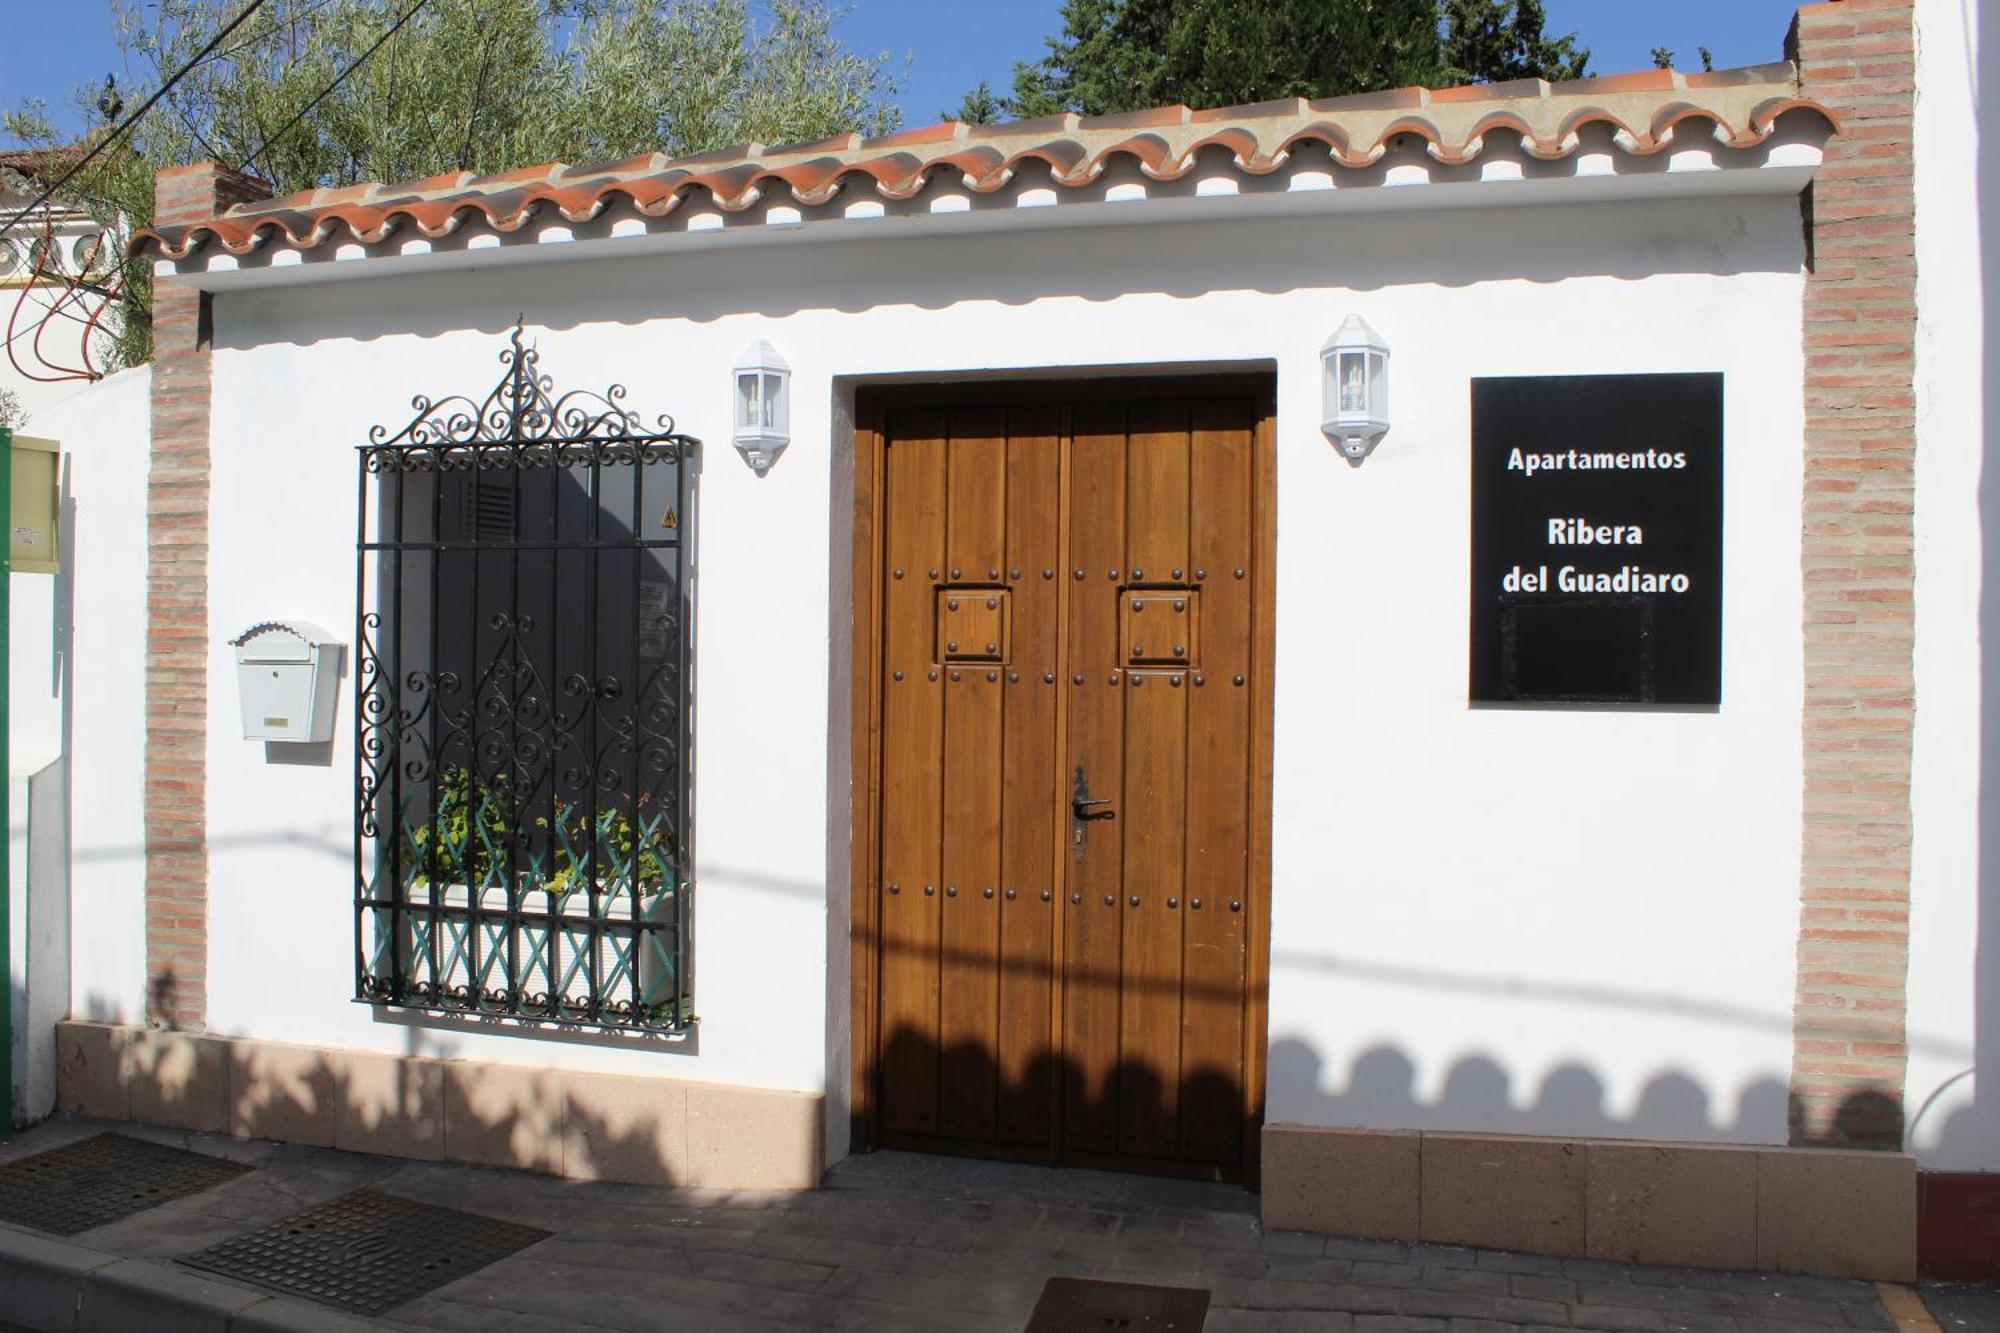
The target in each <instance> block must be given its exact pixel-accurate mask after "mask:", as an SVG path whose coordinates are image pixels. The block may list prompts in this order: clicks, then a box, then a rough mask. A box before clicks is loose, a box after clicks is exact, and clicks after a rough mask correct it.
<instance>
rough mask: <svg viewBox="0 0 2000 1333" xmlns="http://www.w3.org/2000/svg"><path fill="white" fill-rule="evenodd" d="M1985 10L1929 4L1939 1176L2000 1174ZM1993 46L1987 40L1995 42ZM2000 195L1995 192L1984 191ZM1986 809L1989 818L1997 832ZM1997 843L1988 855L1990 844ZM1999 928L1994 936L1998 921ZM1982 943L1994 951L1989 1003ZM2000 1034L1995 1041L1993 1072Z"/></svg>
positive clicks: (1913, 976)
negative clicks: (1988, 751)
mask: <svg viewBox="0 0 2000 1333" xmlns="http://www.w3.org/2000/svg"><path fill="white" fill-rule="evenodd" d="M1980 26H1981V25H1980V13H1979V6H1978V4H1976V3H1975V2H1974V0H1918V4H1917V37H1918V60H1917V90H1918V95H1917V121H1916V142H1917V151H1916V202H1917V299H1918V308H1919V312H1920V313H1919V319H1918V328H1917V366H1916V387H1917V510H1916V515H1917V538H1918V541H1917V600H1916V617H1917V619H1916V650H1915V665H1916V685H1917V713H1916V737H1915V750H1914V755H1913V762H1912V772H1911V784H1910V785H1911V794H1910V799H1911V807H1912V816H1913V821H1914V830H1913V834H1914V838H1913V845H1912V853H1911V905H1910V982H1909V1032H1910V1037H1909V1042H1910V1067H1909V1079H1908V1086H1907V1092H1906V1104H1907V1106H1908V1108H1909V1114H1910V1146H1911V1148H1912V1150H1913V1151H1915V1152H1916V1153H1917V1154H1918V1157H1919V1159H1920V1161H1921V1162H1922V1163H1923V1165H1925V1166H1926V1167H1931V1168H1935V1169H1940V1170H1989V1171H1991V1170H2000V1089H1992V1088H1987V1089H1984V1090H1983V1097H1982V1096H1981V1092H1982V1089H1981V1087H1980V1080H1979V1079H1978V1077H1977V1065H1978V1064H1979V1063H1981V1060H1980V1045H1981V1034H1980V1031H1979V1023H1980V1016H1979V1005H1980V1003H1981V1001H1982V998H1983V1001H1984V1003H1985V1004H1986V1005H1987V1006H1988V1010H1989V1013H1988V1015H1987V1018H1986V1021H1987V1023H1988V1024H1989V1025H1990V1024H1993V1023H1995V1022H1996V1021H2000V1018H1996V1016H1995V1015H1994V1014H1993V1012H1992V1010H1993V1008H1994V1006H1995V1005H1996V1003H2000V960H1996V959H1995V958H1994V957H1993V954H1992V949H1993V946H1992V944H1991V943H1990V941H1992V940H1993V939H1994V938H1995V936H1994V933H1993V932H1994V931H1995V929H1996V918H2000V889H1996V885H2000V868H1996V862H1995V860H1994V858H1995V856H1996V854H1997V853H1996V851H1995V848H1994V845H1993V843H1992V842H1991V840H1992V839H1993V838H1995V836H1996V832H2000V830H1996V828H1995V814H1994V813H1993V812H1994V811H1995V810H1996V808H2000V807H1996V805H1995V797H1994V795H1993V794H1992V792H1991V790H1988V791H1986V792H1982V786H1985V787H1988V788H1989V789H1990V788H1991V786H1992V784H1993V783H1994V782H1995V781H1996V775H1995V774H1994V772H1993V771H1992V770H1991V768H1990V766H1989V765H1990V764H1991V763H1992V762H1993V759H1992V757H1991V756H1989V755H1983V754H1982V742H1983V740H1984V736H1985V734H1986V727H1987V726H1989V725H1990V723H1982V721H1981V718H1982V714H1983V713H1987V712H1989V709H1990V701H1991V695H1992V691H1993V690H1994V688H1995V684H1994V677H1993V672H1994V670H1995V668H1994V665H1993V663H1992V661H1991V659H1990V658H1988V657H1986V656H1985V654H1984V651H1983V647H1982V638H1983V636H1984V635H1985V634H1986V633H1987V632H1988V631H1989V630H1990V629H1991V628H1992V627H1995V626H1996V625H2000V612H1996V611H1995V610H1994V609H1993V608H1992V607H1991V606H1989V605H1987V602H1989V601H1990V599H1991V598H1992V597H1993V596H1994V593H1993V590H1992V587H1991V586H1990V585H1989V584H1988V583H1987V582H1986V576H1987V571H1989V570H1991V569H1992V568H1994V559H1995V556H1994V549H1993V537H1992V536H1991V535H1990V533H1989V532H1988V531H1987V530H1986V522H1987V521H1988V517H1989V516H1990V514H1991V512H1992V509H1993V506H1994V503H1995V499H1994V490H1993V487H1994V485H1995V483H1994V481H1993V479H1992V476H1991V474H1989V472H1988V471H1987V469H1988V467H1989V462H1988V458H1989V454H1990V451H1991V448H1992V445H1991V443H1990V440H1991V436H1990V431H1991V427H1992V423H1991V421H1990V420H1989V418H1988V416H1987V413H1986V408H1985V403H1984V397H1985V395H1986V394H1987V393H1988V392H1990V391H1991V387H1992V385H1993V383H1994V380H1995V377H1996V372H1995V371H1994V370H1993V369H1992V367H1991V365H1990V362H1989V358H1990V357H1992V356H1993V352H1992V351H1991V350H1990V349H1989V348H1988V346H1987V344H1986V342H1985V336H1984V331H1983V329H1984V323H1985V310H1984V308H1983V307H1984V306H1985V305H1987V304H1990V300H1991V298H1990V297H1989V296H1988V295H1987V294H1986V290H1987V284H1990V283H1991V282H1992V281H1993V273H1992V271H1991V270H1990V269H1989V268H1987V267H1986V265H1988V264H1991V263H1994V262H2000V261H1996V260H1993V259H1991V258H1990V257H1987V256H1985V255H1983V254H1982V250H1983V249H1987V250H1991V252H1992V253H1993V254H2000V210H1996V209H1995V208H1994V207H1993V205H1992V204H1991V203H1988V204H1987V206H1986V207H1985V209H1984V210H1983V211H1982V195H1983V194H1990V193H1991V192H1992V191H1993V190H1995V188H1996V185H1995V183H1994V181H1993V180H1992V179H1991V166H1990V163H1986V164H1982V162H1981V161H1980V157H1981V155H1980V153H1979V134H1980V130H1981V129H1986V130H1989V131H1991V132H1995V133H2000V112H1996V110H1995V109H1994V107H1993V106H1992V105H1990V104H1989V103H1988V102H1986V101H1985V100H1983V99H1982V98H1981V95H1980V92H1981V89H1980V84H1981V80H1980V69H1979V56H1980V48H1981V36H1980ZM1992 36H1993V34H1991V33H1988V34H1987V35H1986V39H1987V41H1988V43H1989V44H1990V43H1991V40H1992ZM1982 173H1983V174H1985V175H1986V176H1987V177H1988V179H1986V180H1985V181H1984V182H1983V188H1982V181H1981V179H1980V178H1981V175H1982ZM1982 810H1983V811H1985V812H1986V814H1985V818H1984V821H1983V823H1984V826H1982ZM1983 840H1984V845H1982V843H1983ZM1982 912H1983V914H1984V916H1985V918H1986V919H1985V920H1984V921H1982V919H1981V918H1982ZM1982 937H1983V938H1984V939H1985V940H1986V941H1989V943H1988V944H1987V945H1986V946H1985V948H1986V954H1987V956H1986V958H1985V961H1984V963H1983V967H1984V969H1985V971H1986V980H1985V982H1984V984H1983V986H1982V984H1981V982H1980V969H1981V967H1982V963H1981V959H1980V955H1981V951H1982V949H1981V941H1982ZM1996 1035H2000V1034H1995V1033H1993V1032H1991V1031H1989V1032H1988V1033H1986V1034H1985V1037H1984V1042H1985V1046H1986V1049H1987V1058H1988V1059H1989V1060H1990V1059H1991V1058H1992V1045H1993V1043H1994V1042H1995V1040H1996Z"/></svg>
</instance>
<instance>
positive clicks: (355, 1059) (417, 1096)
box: [56, 1021, 825, 1189]
mask: <svg viewBox="0 0 2000 1333" xmlns="http://www.w3.org/2000/svg"><path fill="white" fill-rule="evenodd" d="M56 1066H57V1072H56V1108H57V1109H58V1110H60V1111H65V1112H70V1113H73V1114H76V1115H87V1116H96V1117H100V1118H102V1119H106V1120H136V1121H140V1122H143V1123H146V1124H152V1125H164V1126H167V1127H169V1128H173V1129H187V1130H201V1131H206V1132H209V1133H221V1134H231V1135H234V1136H236V1137H238V1138H258V1139H277V1140H280V1141H282V1142H286V1143H306V1144H314V1145H317V1146H320V1147H326V1148H339V1149H345V1150H350V1151H354V1152H367V1153H378V1154H381V1155H383V1156H387V1157H412V1158H418V1159H422V1160H427V1161H445V1162H464V1163H470V1164H475V1165H483V1166H506V1167H515V1168H519V1169H521V1170H526V1171H540V1172H544V1173H546V1174H548V1175H558V1176H568V1177H570V1178H572V1179H577V1180H617V1181H626V1182H630V1183H633V1184H644V1185H685V1186H692V1187H696V1188H702V1189H813V1188H815V1187H817V1186H818V1184H819V1180H820V1175H821V1173H822V1172H823V1171H824V1169H825V1151H824V1146H823V1143H822V1136H821V1125H822V1123H823V1120H824V1114H823V1106H822V1100H823V1099H822V1098H821V1097H820V1095H819V1094H817V1093H801V1092H773V1091H770V1090H768V1089H763V1088H738V1087H730V1086H727V1085H723V1084H715V1083H694V1082H689V1081H687V1080H684V1079H665V1078H633V1077H629V1076H622V1075H617V1074H586V1073H572V1072H570V1071H567V1070H554V1069H536V1068H530V1067H527V1066H522V1065H503V1064H492V1063H485V1062H481V1061H474V1060H435V1059H426V1058H424V1057H420V1056H402V1055H390V1054H380V1053H376V1052H372V1051H353V1050H345V1049H338V1048H330V1047H315V1046H293V1045H288V1044H285V1043H283V1042H273V1041H260V1040H256V1039H253V1038H243V1037H222V1036H216V1035H214V1034H210V1033H194V1032H172V1031H164V1030H161V1029H157V1028H145V1027H132V1026H125V1025H120V1024H111V1023H86V1022H77V1021H66V1022H62V1023H58V1024H57V1025H56Z"/></svg>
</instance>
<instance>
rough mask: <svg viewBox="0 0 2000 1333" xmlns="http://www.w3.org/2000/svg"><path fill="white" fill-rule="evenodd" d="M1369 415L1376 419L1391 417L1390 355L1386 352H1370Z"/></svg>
mask: <svg viewBox="0 0 2000 1333" xmlns="http://www.w3.org/2000/svg"><path fill="white" fill-rule="evenodd" d="M1368 416H1369V418H1370V419H1371V420H1374V421H1387V420H1388V419H1389V357H1388V354H1387V353H1385V352H1377V351H1370V352H1369V353H1368Z"/></svg>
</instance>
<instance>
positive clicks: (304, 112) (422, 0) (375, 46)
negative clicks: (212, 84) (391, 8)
mask: <svg viewBox="0 0 2000 1333" xmlns="http://www.w3.org/2000/svg"><path fill="white" fill-rule="evenodd" d="M429 3H430V0H417V2H416V3H415V4H413V5H411V6H410V7H409V8H408V9H406V10H404V11H403V17H401V18H399V19H397V20H396V21H395V23H393V24H391V25H390V27H389V30H388V31H387V32H385V33H383V34H382V35H381V36H380V37H377V38H376V39H375V40H374V42H373V43H371V44H370V45H369V47H368V49H367V50H366V51H363V52H362V53H361V54H360V55H358V56H356V57H354V60H353V62H352V63H351V64H349V65H348V67H347V68H346V69H344V70H342V71H340V73H338V74H336V75H334V76H333V82H332V83H329V84H328V85H326V87H324V88H322V89H320V91H319V94H318V95H317V96H316V97H314V98H313V99H312V100H311V101H310V102H307V103H306V104H305V105H304V106H302V107H300V108H299V112H298V114H297V115H295V116H293V117H292V118H291V119H290V120H288V121H286V122H285V124H284V127H283V128H282V129H280V130H279V131H278V132H277V133H276V134H272V135H268V136H266V138H265V139H264V142H262V143H260V144H258V145H257V146H256V147H255V148H253V149H251V150H250V155H249V156H248V157H246V158H244V159H243V165H242V166H240V167H238V168H236V169H237V170H238V171H248V170H249V169H250V164H251V163H252V162H255V161H256V160H257V155H258V154H259V153H262V152H263V151H264V150H265V149H267V148H269V147H270V146H271V145H272V144H274V143H276V142H277V141H278V140H280V139H282V138H284V137H285V136H286V135H287V134H290V133H291V132H292V130H293V128H294V127H296V126H297V125H298V123H299V122H300V121H302V120H304V119H305V118H306V117H307V116H308V115H310V114H311V112H312V109H313V108H314V107H316V106H318V105H319V104H320V103H321V102H324V101H325V100H326V99H327V98H328V97H330V96H332V95H333V90H334V89H336V88H338V87H340V85H341V84H343V83H345V82H347V76H348V75H350V74H352V73H353V72H354V71H355V70H357V69H360V68H361V66H362V63H363V62H364V61H366V60H367V59H368V57H370V56H372V55H374V54H375V53H376V52H377V51H379V50H381V49H382V46H383V44H384V43H385V42H387V41H388V40H389V39H390V38H391V37H394V36H395V35H396V34H397V33H398V32H401V31H402V28H403V25H404V24H405V23H408V22H409V21H410V20H411V19H413V18H415V17H416V16H417V11H418V10H419V9H422V8H423V7H424V6H425V5H427V4H429Z"/></svg>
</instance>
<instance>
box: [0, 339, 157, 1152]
mask: <svg viewBox="0 0 2000 1333" xmlns="http://www.w3.org/2000/svg"><path fill="white" fill-rule="evenodd" d="M151 385H152V374H151V371H150V369H148V368H145V367H141V368H139V369H136V370H129V371H125V372H122V373H120V374H117V375H114V376H112V377H111V378H109V379H107V380H104V381H101V382H99V383H98V384H96V385H93V386H91V387H90V388H88V389H86V390H84V391H83V392H81V393H78V394H75V395H73V396H71V397H69V398H67V399H64V400H63V401H62V402H60V403H58V404H57V405H55V406H53V407H51V408H49V409H47V410H46V411H43V412H41V413H39V414H38V415H36V416H35V417H34V418H33V419H31V420H30V421H29V422H28V423H27V426H26V428H25V430H24V432H23V433H24V434H29V435H37V436H43V437H46V438H50V439H54V440H56V441H58V442H59V443H60V444H61V445H62V450H63V460H64V462H63V473H62V477H63V485H62V506H63V513H62V570H61V572H60V573H59V574H56V575H54V576H49V575H15V576H14V583H13V589H14V594H15V597H16V599H17V600H16V601H15V605H14V608H13V611H14V614H13V616H12V619H11V623H10V625H9V645H8V646H9V653H10V670H11V673H12V674H11V680H10V685H11V698H10V707H11V708H12V709H14V716H15V719H16V723H17V725H16V729H15V732H14V734H13V736H12V738H11V739H12V742H13V748H14V757H15V759H16V761H17V763H22V764H29V765H34V766H36V767H39V768H40V773H39V775H38V776H37V777H36V778H35V779H34V781H33V783H32V785H31V786H30V784H28V783H25V782H23V783H21V784H18V785H19V786H20V787H22V788H26V789H27V790H28V791H29V792H30V801H29V805H28V808H27V810H26V812H25V813H26V816H27V821H28V833H29V851H28V856H27V858H26V871H27V876H26V878H27V883H26V892H25V893H23V892H21V890H22V885H21V883H20V882H19V881H18V880H17V882H16V886H15V887H16V891H17V899H18V901H20V902H21V903H22V904H23V905H24V906H25V908H26V911H27V921H26V925H27V927H28V933H27V938H28V939H29V940H31V941H34V942H35V944H36V946H37V955H36V956H31V957H30V958H29V959H28V961H29V963H30V964H31V966H30V967H29V969H28V991H29V1008H28V1012H27V1014H26V1015H25V1017H26V1018H27V1020H28V1027H29V1031H30V1042H31V1053H32V1058H31V1061H30V1064H29V1071H30V1074H31V1081H30V1084H29V1091H30V1093H31V1097H30V1101H29V1103H28V1105H27V1109H28V1110H29V1111H30V1112H31V1113H33V1114H42V1113H46V1111H47V1110H48V1108H49V1105H50V1102H51V1100H52V1098H53V1092H54V1089H53V1079H52V1077H51V1075H52V1072H53V1064H52V1061H53V1054H54V1052H53V1034H54V1023H55V1021H56V1020H57V1019H58V1018H61V1017H63V1016H65V1015H67V1014H76V1015H80V1016H87V1017H92V1018H102V1019H108V1020H114V1021H125V1022H137V1021H141V1020H142V1019H143V1018H144V1015H145V934H144V923H145V893H144V873H143V872H144V845H145V836H144V822H143V817H142V792H143V782H142V775H141V768H140V765H141V763H142V760H143V755H144V750H145V675H146V672H145V648H146V645H145V635H144V633H143V626H144V624H145V611H146V474H147V470H148V457H149V452H150V442H151V432H150V427H149V411H150V405H149V398H148V394H149V392H150V390H151ZM24 582H26V583H30V587H29V588H27V589H26V590H25V591H26V593H27V594H28V595H27V596H26V597H23V592H24V589H23V584H24ZM78 608H82V610H81V613H79V609H78ZM59 751H60V752H63V757H62V758H61V759H55V756H56V755H57V753H58V752H59ZM52 759H55V762H54V763H52V764H51V763H49V761H50V760H52ZM42 765H47V766H46V767H42ZM13 813H14V817H15V819H16V820H17V821H18V820H19V819H20V818H21V816H22V814H23V812H22V811H21V810H19V809H16V810H15V811H14V812H13ZM37 962H39V963H40V965H39V966H36V965H35V964H36V963H37Z"/></svg>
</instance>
